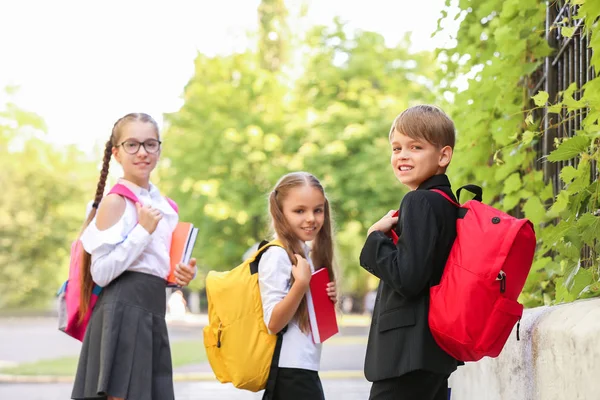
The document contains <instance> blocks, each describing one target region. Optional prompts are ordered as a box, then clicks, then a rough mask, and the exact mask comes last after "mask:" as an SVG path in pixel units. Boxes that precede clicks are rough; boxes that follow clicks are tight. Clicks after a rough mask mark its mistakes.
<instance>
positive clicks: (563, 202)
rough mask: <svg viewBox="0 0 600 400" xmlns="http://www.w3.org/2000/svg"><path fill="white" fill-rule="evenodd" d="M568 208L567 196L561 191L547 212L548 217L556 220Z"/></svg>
mask: <svg viewBox="0 0 600 400" xmlns="http://www.w3.org/2000/svg"><path fill="white" fill-rule="evenodd" d="M568 206H569V194H568V193H567V192H566V191H564V190H562V191H561V192H560V193H559V194H558V196H556V201H555V202H554V204H552V207H550V209H549V210H548V213H547V215H548V217H550V218H556V217H558V216H559V215H560V213H561V212H563V211H564V210H566V209H567V207H568Z"/></svg>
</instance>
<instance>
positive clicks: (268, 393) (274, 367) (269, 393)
mask: <svg viewBox="0 0 600 400" xmlns="http://www.w3.org/2000/svg"><path fill="white" fill-rule="evenodd" d="M286 331H287V325H286V326H284V327H283V329H282V330H281V331H279V333H278V334H277V343H276V344H275V351H274V352H273V359H272V360H271V367H270V368H269V377H268V378H267V385H266V386H265V394H264V395H263V398H262V400H271V399H273V398H274V396H275V385H276V384H277V373H278V372H279V355H280V354H281V344H282V343H283V334H284V333H285V332H286Z"/></svg>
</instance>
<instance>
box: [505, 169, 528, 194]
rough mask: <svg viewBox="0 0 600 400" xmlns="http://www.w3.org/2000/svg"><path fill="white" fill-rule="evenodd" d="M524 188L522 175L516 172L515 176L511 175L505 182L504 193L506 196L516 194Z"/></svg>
mask: <svg viewBox="0 0 600 400" xmlns="http://www.w3.org/2000/svg"><path fill="white" fill-rule="evenodd" d="M522 186H523V183H522V182H521V175H520V174H519V173H518V172H515V173H514V174H512V175H510V176H509V177H508V178H507V179H506V180H505V181H504V188H503V190H502V193H504V194H511V193H514V192H516V191H518V190H519V189H521V187H522Z"/></svg>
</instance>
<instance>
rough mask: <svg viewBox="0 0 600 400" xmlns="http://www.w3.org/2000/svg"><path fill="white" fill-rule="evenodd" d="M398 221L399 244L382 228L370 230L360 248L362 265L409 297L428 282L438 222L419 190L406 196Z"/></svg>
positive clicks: (422, 288)
mask: <svg viewBox="0 0 600 400" xmlns="http://www.w3.org/2000/svg"><path fill="white" fill-rule="evenodd" d="M398 224H399V225H400V227H399V228H400V229H398V230H399V232H400V234H399V239H398V243H397V244H396V246H394V244H393V242H392V241H391V240H390V238H389V237H387V236H386V235H385V234H384V233H383V232H381V231H375V232H371V234H370V235H369V236H368V237H367V241H366V243H365V245H364V247H363V249H362V251H361V254H360V265H361V266H362V267H363V268H364V269H366V270H367V271H369V272H370V273H372V274H373V275H375V276H377V277H378V278H379V279H381V280H382V281H383V282H384V283H386V284H388V285H389V286H391V287H392V288H393V289H394V290H395V291H396V292H398V293H399V294H400V295H401V296H403V297H405V298H408V299H410V298H413V297H415V296H418V295H419V294H420V293H421V292H422V291H423V290H424V289H425V288H427V287H428V286H429V282H430V280H431V276H432V274H433V253H434V251H435V244H436V242H437V239H438V226H437V221H436V217H435V214H434V213H433V210H432V209H431V206H430V204H429V202H428V201H427V199H426V197H425V196H423V195H421V194H419V193H418V191H415V192H410V193H408V194H406V196H404V199H403V201H402V204H401V206H400V219H399V221H398Z"/></svg>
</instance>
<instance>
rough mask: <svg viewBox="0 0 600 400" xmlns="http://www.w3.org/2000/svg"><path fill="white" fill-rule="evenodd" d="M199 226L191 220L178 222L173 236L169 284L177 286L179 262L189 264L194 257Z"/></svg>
mask: <svg viewBox="0 0 600 400" xmlns="http://www.w3.org/2000/svg"><path fill="white" fill-rule="evenodd" d="M197 236H198V228H194V225H193V224H191V223H189V222H178V223H177V227H176V228H175V230H174V231H173V236H172V238H171V251H170V253H169V255H170V257H171V266H170V271H169V276H168V277H167V283H168V284H169V286H177V284H176V282H175V268H176V267H177V264H188V263H189V262H190V258H191V257H192V250H193V249H194V245H195V244H196V237H197Z"/></svg>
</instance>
